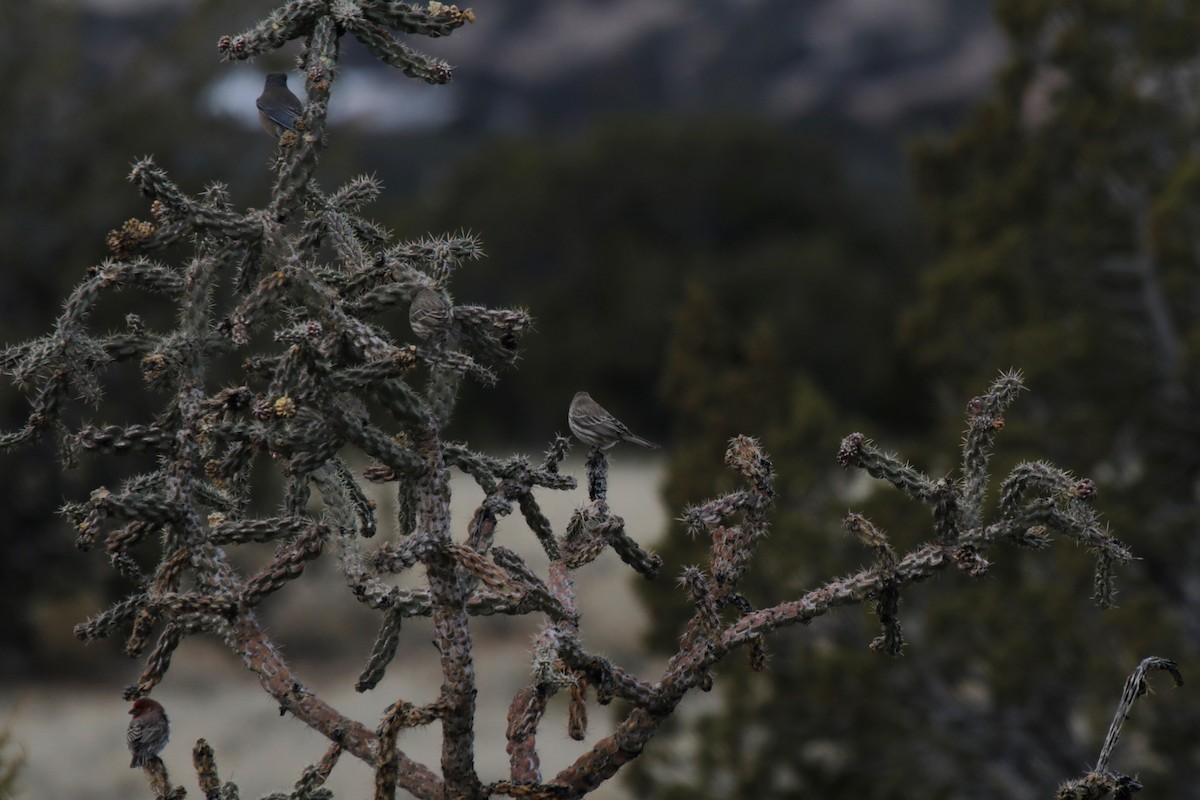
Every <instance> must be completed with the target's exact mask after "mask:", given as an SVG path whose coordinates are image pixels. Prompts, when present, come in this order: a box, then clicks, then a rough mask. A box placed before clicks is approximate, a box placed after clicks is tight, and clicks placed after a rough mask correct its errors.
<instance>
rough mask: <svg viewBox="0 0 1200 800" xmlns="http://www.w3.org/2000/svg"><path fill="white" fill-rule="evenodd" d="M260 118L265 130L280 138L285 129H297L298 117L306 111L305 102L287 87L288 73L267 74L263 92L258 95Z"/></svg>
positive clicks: (293, 130)
mask: <svg viewBox="0 0 1200 800" xmlns="http://www.w3.org/2000/svg"><path fill="white" fill-rule="evenodd" d="M257 104H258V118H259V119H260V120H261V121H262V126H263V130H265V131H266V132H267V133H269V134H270V135H271V136H273V137H275V138H276V139H278V138H279V137H280V136H283V132H284V131H292V132H293V133H294V132H295V131H296V118H297V117H299V116H300V115H301V114H302V113H304V104H303V103H301V102H300V98H299V97H296V95H294V94H292V92H291V90H290V89H288V87H287V75H285V74H284V73H282V72H271V73H268V74H267V83H266V85H265V86H264V87H263V93H262V94H261V95H259V96H258V103H257Z"/></svg>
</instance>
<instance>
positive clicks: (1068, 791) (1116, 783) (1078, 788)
mask: <svg viewBox="0 0 1200 800" xmlns="http://www.w3.org/2000/svg"><path fill="white" fill-rule="evenodd" d="M1152 669H1161V670H1163V671H1165V672H1167V673H1169V674H1170V675H1171V678H1172V680H1174V681H1175V686H1176V687H1179V686H1183V675H1182V674H1180V672H1179V665H1178V664H1176V663H1175V662H1174V661H1171V660H1170V659H1166V658H1158V657H1157V656H1150V657H1149V658H1145V659H1142V663H1140V664H1138V665H1137V668H1136V669H1134V671H1133V672H1132V673H1130V675H1129V679H1128V680H1127V681H1125V689H1124V691H1123V692H1121V702H1120V703H1118V704H1117V713H1115V714H1113V720H1112V724H1111V725H1110V726H1109V728H1108V735H1107V736H1105V737H1104V745H1103V746H1102V747H1101V748H1100V757H1099V758H1097V759H1096V766H1095V767H1094V768H1093V769H1092V771H1091V772H1089V773H1088V774H1087V775H1085V776H1083V777H1082V778H1078V779H1076V780H1070V781H1066V782H1065V783H1063V784H1062V785H1061V786H1059V787H1058V792H1057V793H1056V794H1055V797H1056V798H1057V800H1100V798H1105V797H1112V798H1116V800H1122V798H1130V797H1132V796H1133V794H1134V793H1135V792H1138V791H1141V788H1142V785H1141V784H1140V783H1139V782H1138V781H1137V779H1136V778H1133V777H1130V776H1129V775H1124V774H1122V773H1120V772H1114V771H1112V770H1110V769H1109V768H1108V762H1109V759H1111V758H1112V752H1113V749H1114V748H1115V747H1116V746H1117V740H1118V739H1120V738H1121V728H1122V726H1124V724H1125V720H1127V719H1128V718H1129V712H1130V711H1131V710H1132V709H1133V703H1134V701H1135V700H1137V699H1138V698H1139V697H1141V696H1142V695H1144V694H1146V692H1147V691H1149V686H1148V684H1147V683H1146V673H1148V672H1149V671H1150V670H1152Z"/></svg>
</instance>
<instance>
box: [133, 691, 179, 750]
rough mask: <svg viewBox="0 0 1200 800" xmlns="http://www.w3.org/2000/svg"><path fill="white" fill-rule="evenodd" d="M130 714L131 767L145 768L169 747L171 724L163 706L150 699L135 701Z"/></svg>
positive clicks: (141, 698) (142, 698) (143, 698)
mask: <svg viewBox="0 0 1200 800" xmlns="http://www.w3.org/2000/svg"><path fill="white" fill-rule="evenodd" d="M129 713H130V714H132V715H133V719H131V720H130V721H129V730H128V731H126V732H125V741H126V743H127V744H128V745H129V752H131V753H133V760H132V761H130V762H129V766H131V767H144V766H146V765H147V764H149V763H150V759H152V758H154V757H155V756H157V755H158V754H159V753H161V752H162V749H163V748H164V747H166V746H167V739H169V738H171V723H170V722H168V721H167V713H166V712H165V711H163V707H162V705H161V704H160V703H159V702H158V701H157V700H151V699H150V698H149V697H139V698H138V699H137V700H135V701H134V703H133V708H131V709H129Z"/></svg>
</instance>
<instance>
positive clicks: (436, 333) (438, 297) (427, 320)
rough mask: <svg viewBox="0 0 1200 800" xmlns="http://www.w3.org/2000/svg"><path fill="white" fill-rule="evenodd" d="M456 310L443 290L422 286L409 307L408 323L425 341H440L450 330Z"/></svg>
mask: <svg viewBox="0 0 1200 800" xmlns="http://www.w3.org/2000/svg"><path fill="white" fill-rule="evenodd" d="M453 316H454V311H453V310H452V309H451V308H450V303H448V302H447V301H446V298H445V297H444V296H442V293H441V292H438V291H435V290H433V289H430V288H429V287H422V288H421V289H419V290H418V291H417V293H416V294H415V295H414V296H413V300H412V305H411V306H409V307H408V324H409V325H410V326H412V329H413V333H415V334H416V335H417V336H419V337H420V338H421V339H423V340H424V341H434V342H436V341H438V340H440V339H441V338H442V337H444V336H445V335H446V334H448V333H449V332H450V320H451V319H452V318H453Z"/></svg>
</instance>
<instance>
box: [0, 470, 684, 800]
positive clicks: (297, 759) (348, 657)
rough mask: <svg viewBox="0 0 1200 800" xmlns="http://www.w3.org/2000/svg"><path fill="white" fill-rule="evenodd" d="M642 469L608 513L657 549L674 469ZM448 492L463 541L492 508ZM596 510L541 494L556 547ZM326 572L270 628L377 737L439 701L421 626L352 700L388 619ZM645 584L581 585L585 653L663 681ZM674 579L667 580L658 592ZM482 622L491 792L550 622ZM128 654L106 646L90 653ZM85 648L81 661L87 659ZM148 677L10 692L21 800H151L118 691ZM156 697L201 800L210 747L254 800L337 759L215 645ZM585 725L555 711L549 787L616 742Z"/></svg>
mask: <svg viewBox="0 0 1200 800" xmlns="http://www.w3.org/2000/svg"><path fill="white" fill-rule="evenodd" d="M639 455H640V454H638V455H625V454H622V453H621V452H620V451H618V452H617V453H616V455H615V457H610V466H611V471H610V486H609V502H610V504H611V505H612V507H613V508H614V509H615V510H616V511H617V513H620V514H621V515H622V516H624V518H625V521H626V526H627V530H628V531H629V532H630V534H631V535H633V536H634V538H636V539H637V540H639V541H641V542H643V543H649V542H651V541H652V540H653V539H654V538H655V537H657V536H658V535H659V534H660V533H661V532H662V531H663V530H665V529H666V511H665V509H664V508H663V506H662V503H661V500H660V498H659V487H660V484H661V481H662V476H663V464H662V462H661V460H658V459H653V460H642V459H640V458H639ZM565 471H566V472H567V473H568V474H572V475H575V476H577V477H578V478H580V481H581V483H582V479H583V464H582V461H581V460H580V459H573V460H570V461H568V462H567V464H566V465H565ZM452 490H453V492H454V498H455V502H454V519H455V531H456V533H461V532H462V531H463V530H465V527H466V523H467V521H468V520H469V519H470V515H471V513H472V511H473V508H474V505H475V504H476V503H477V501H478V500H479V499H480V498H481V497H482V495H481V493H480V492H479V490H478V488H477V487H476V486H475V484H474V482H473V481H472V480H471V479H469V478H465V477H463V476H461V475H458V474H456V475H455V477H454V479H453V481H452ZM586 497H587V495H586V488H580V489H578V490H576V491H574V492H556V493H551V492H546V491H543V492H542V493H540V494H539V500H540V501H541V502H542V503H543V509H544V510H545V511H546V513H547V515H548V516H549V517H550V519H551V521H552V522H553V523H554V525H555V529H556V530H558V531H561V530H563V529H564V527H565V525H566V522H567V520H568V518H569V517H570V514H571V511H572V510H573V509H574V508H575V507H577V506H578V505H581V504H583V503H584V502H586ZM386 514H387V509H386V506H384V505H382V504H381V519H384V518H386ZM516 523H517V521H516V520H511V519H510V520H508V521H507V523H502V524H501V526H500V529H499V533H498V535H497V543H502V544H504V545H505V546H508V547H511V548H513V549H517V550H519V551H520V552H522V553H523V554H525V555H527V556H532V555H533V554H534V552H535V551H534V549H532V548H530V547H529V544H530V543H531V542H532V541H533V536H532V534H530V533H529V532H528V530H527V529H523V526H521V525H518V524H516ZM530 560H531V561H534V563H535V564H536V565H537V567H538V571H539V574H544V569H543V567H544V559H542V560H536V561H535V560H534V559H533V558H532V557H531V559H530ZM324 561H327V562H329V563H319V566H321V567H324V569H320V570H317V571H315V572H313V573H306V574H305V576H304V577H303V578H301V579H300V580H299V581H297V583H296V584H294V585H293V586H291V587H289V588H288V589H285V590H284V591H282V592H280V593H279V595H278V596H277V597H276V598H273V600H275V602H274V603H273V604H268V605H266V606H265V607H264V608H263V616H264V618H265V619H266V621H267V624H268V627H269V628H270V629H271V630H272V632H273V633H274V634H276V636H277V641H279V642H282V644H283V648H284V651H285V653H286V654H287V656H288V660H289V662H290V663H291V665H292V666H293V668H295V669H296V672H297V674H298V675H299V676H300V677H301V679H302V680H303V681H304V682H305V683H306V684H307V685H308V686H309V687H310V688H312V689H313V690H314V691H316V692H317V693H318V694H319V695H321V696H322V697H323V698H324V699H326V700H327V701H329V702H330V703H331V704H332V705H333V706H334V707H336V708H337V709H339V710H340V711H341V712H342V713H345V714H347V715H348V716H350V717H353V718H355V719H358V720H359V721H361V722H363V723H364V724H366V725H367V726H368V727H371V728H374V727H375V725H376V723H377V720H378V717H379V714H380V713H381V712H382V711H383V709H384V708H386V707H387V705H388V704H389V703H391V702H393V701H394V700H396V699H397V698H404V699H406V700H409V701H411V702H414V703H425V702H429V701H431V700H433V699H434V698H435V697H436V695H437V691H438V688H439V686H440V684H441V674H440V672H439V671H438V668H437V662H436V652H435V650H434V649H433V646H432V645H431V644H430V635H429V626H428V623H427V621H424V620H422V621H418V622H413V623H411V624H409V625H408V627H407V628H406V630H405V633H404V638H403V639H402V643H401V647H400V653H399V655H398V656H397V658H396V660H395V661H393V662H392V665H391V668H390V669H389V672H388V675H387V677H386V678H385V679H384V680H383V681H382V682H381V683H380V685H379V686H378V687H377V688H376V689H375V690H373V691H371V692H368V693H365V694H358V693H356V692H355V691H354V689H353V683H354V680H355V678H356V677H357V675H358V671H359V669H360V668H361V666H362V664H363V663H364V662H365V659H366V655H367V653H368V649H369V647H370V644H371V642H372V640H373V638H374V632H373V622H374V617H375V616H376V615H374V614H373V613H372V612H369V611H366V610H364V609H363V607H362V606H360V605H359V604H358V603H356V602H355V601H354V600H353V599H352V598H351V597H350V593H349V591H348V590H346V589H345V587H344V584H342V581H341V576H340V574H339V573H337V571H336V567H335V563H334V561H333V559H332V558H331V557H328V556H327V557H326V558H325V559H324ZM634 578H636V575H634V574H633V573H632V572H631V571H630V570H629V569H627V568H625V567H624V565H623V564H622V563H621V562H620V560H619V559H617V558H616V557H615V556H613V555H612V553H606V554H605V555H604V556H603V557H601V558H600V559H598V560H597V561H596V562H595V563H593V564H592V565H590V566H589V567H588V568H585V569H584V570H583V571H581V572H580V573H579V574H578V579H577V584H576V585H577V589H578V599H579V607H580V610H581V611H582V614H583V624H582V629H583V636H584V645H585V646H586V647H587V648H588V649H590V650H592V651H595V652H600V653H604V654H605V655H607V656H609V657H612V658H613V659H615V660H616V661H618V662H619V663H621V664H622V665H624V666H626V667H628V668H630V669H632V670H634V671H635V672H636V673H637V674H640V675H642V676H644V677H647V678H650V679H653V678H654V677H655V676H656V675H657V674H659V672H660V671H661V668H662V664H661V663H649V662H647V661H646V659H645V657H644V656H636V655H635V653H636V651H637V650H638V649H639V648H638V647H637V640H638V637H639V636H640V635H641V634H642V632H643V631H644V629H645V627H646V625H645V622H646V620H645V614H644V611H643V610H642V609H641V607H640V606H639V605H638V603H637V601H636V600H635V598H634V593H633V591H632V589H631V587H630V586H629V583H630V581H631V580H633V579H634ZM671 579H672V576H671V575H670V574H669V571H668V572H664V574H663V575H662V576H661V577H660V578H659V580H671ZM639 580H640V579H639ZM99 610H100V609H89V610H88V611H89V613H95V612H97V611H99ZM474 622H475V623H476V624H475V626H474V628H473V632H474V634H475V642H476V645H477V647H476V674H477V677H478V681H479V705H478V716H477V723H478V724H477V727H476V732H477V739H476V755H477V759H478V760H477V764H478V769H479V773H480V777H481V778H482V779H483V780H484V781H490V780H496V779H499V778H502V777H504V776H505V775H506V774H507V756H506V754H505V752H504V744H505V741H504V729H505V724H506V719H505V717H506V713H507V708H508V703H509V701H510V700H511V698H512V695H513V693H514V692H515V691H516V690H517V689H518V688H519V687H520V686H521V685H523V684H524V683H525V682H526V681H527V679H528V674H529V669H528V664H529V646H530V643H531V639H532V636H533V634H534V632H535V631H536V630H537V629H538V627H539V626H540V624H541V618H540V615H539V617H537V618H529V619H520V620H515V619H500V618H482V619H476V620H474ZM117 646H118V644H117V643H107V642H106V643H101V644H100V645H93V647H107V648H114V649H115V648H116V647H117ZM79 647H80V649H82V645H80V646H79ZM141 666H142V664H141V662H127V669H125V670H124V671H123V673H122V674H121V675H120V677H119V678H117V679H115V680H113V679H109V678H105V679H103V680H100V679H98V680H97V681H96V682H94V683H87V682H83V683H81V682H78V681H77V682H74V683H71V684H51V683H33V682H30V683H19V684H10V685H7V686H5V687H3V689H2V690H0V719H4V718H7V719H8V721H9V724H10V725H11V726H12V729H13V731H14V733H15V738H16V740H17V743H18V744H19V746H20V747H21V748H23V750H24V753H25V756H26V764H25V767H24V769H23V771H22V773H21V776H20V783H19V790H18V792H19V794H18V797H28V798H65V797H87V798H93V800H117V798H127V797H131V796H144V795H145V793H146V789H145V782H144V779H143V778H142V775H141V773H140V772H139V771H137V770H131V769H129V768H128V766H127V765H128V763H129V761H128V758H129V756H128V752H127V750H126V748H125V726H126V724H127V720H128V717H127V716H126V710H127V708H128V705H129V704H128V703H126V702H125V701H123V700H122V699H121V688H122V686H123V685H124V684H125V683H132V682H133V681H134V680H135V679H136V676H137V673H138V671H139V670H140V669H141ZM154 697H155V698H156V699H158V700H159V701H161V702H162V703H163V705H164V706H165V707H166V708H167V712H168V715H169V716H170V719H171V723H172V739H171V743H170V745H169V746H168V748H167V750H166V751H165V752H164V760H165V762H166V765H167V768H168V770H170V773H171V777H172V779H173V782H174V783H175V784H177V785H179V784H182V785H183V786H184V787H185V788H187V789H188V791H189V792H191V793H193V794H194V793H197V792H198V789H197V788H196V783H195V773H194V771H193V769H192V766H191V748H192V746H193V745H194V744H195V742H196V740H197V739H199V738H204V739H206V740H207V741H208V742H209V744H211V745H212V746H213V748H214V749H215V751H216V757H217V765H218V767H219V769H220V774H221V778H222V780H232V781H234V782H236V783H237V784H238V785H239V787H240V789H241V796H242V797H245V798H255V797H261V796H262V795H264V794H266V793H268V792H272V791H288V790H290V789H291V788H292V783H293V782H294V781H295V780H296V779H297V778H298V777H299V776H300V773H301V771H302V769H303V768H304V767H305V766H307V765H309V764H311V763H312V762H314V761H316V760H317V759H318V758H319V757H320V756H321V754H322V753H323V752H324V750H325V748H326V746H327V744H328V742H327V741H326V740H324V739H323V737H321V736H319V735H317V734H315V733H312V732H311V731H309V730H308V728H306V727H305V726H304V725H302V724H301V723H299V722H297V721H296V720H295V719H293V718H291V717H280V716H279V712H278V709H277V708H276V706H275V704H274V702H273V701H272V700H271V699H270V697H269V696H268V695H267V694H266V693H265V692H263V691H262V689H261V688H260V687H259V684H258V681H257V679H256V678H255V677H254V676H252V675H251V674H250V673H249V672H247V671H246V670H244V669H242V668H241V665H240V662H239V661H238V660H237V659H236V658H235V657H234V656H232V655H231V654H230V653H229V652H228V651H225V650H224V649H223V647H222V646H221V645H220V644H219V643H217V642H214V641H211V640H204V641H199V640H191V641H188V642H185V643H184V644H183V646H181V647H180V649H179V650H178V652H177V653H176V656H175V658H174V661H173V663H172V666H171V669H170V671H169V672H168V673H167V679H166V680H165V681H164V683H163V684H162V685H161V686H160V687H159V688H158V690H157V691H156V692H155V693H154ZM588 711H589V720H590V723H591V725H590V728H589V732H588V733H589V736H588V741H587V742H575V741H572V740H571V739H569V738H568V737H567V734H566V704H565V699H564V700H561V701H559V702H555V703H552V704H551V710H550V713H549V714H548V715H547V718H546V720H545V722H544V724H543V726H542V728H541V736H540V738H539V745H540V751H541V755H542V764H543V775H544V776H545V777H549V776H552V775H553V774H554V773H555V772H557V771H558V770H559V769H561V768H563V767H565V766H566V765H567V764H568V763H570V760H571V759H573V758H574V757H576V756H577V755H579V754H582V753H583V752H586V751H587V750H588V749H590V748H591V746H592V744H593V743H594V741H595V739H596V738H598V737H599V736H603V735H605V734H606V733H607V732H609V731H610V730H611V727H612V723H611V721H610V720H609V718H608V716H607V709H605V708H601V707H599V706H595V705H592V706H591V707H589V709H588ZM438 734H439V731H438V730H437V729H436V727H434V728H431V729H428V730H424V731H415V732H410V733H407V734H405V735H404V737H403V738H402V744H401V747H402V749H403V750H404V751H405V752H406V753H407V754H409V755H410V756H412V757H414V758H416V759H417V760H418V761H421V762H423V763H425V764H427V765H430V766H432V767H434V768H436V765H437V762H438V746H439V745H438V739H439V737H438ZM329 786H330V788H332V789H333V791H334V793H335V796H337V797H344V798H353V797H367V796H369V795H370V793H371V787H372V776H371V772H370V770H368V769H367V768H366V767H365V766H363V765H361V764H360V763H358V762H356V761H354V760H353V759H350V758H346V759H344V760H343V761H342V763H340V764H339V765H338V767H337V768H336V769H335V770H334V771H333V774H332V776H331V778H330V782H329ZM594 796H595V797H598V798H609V799H610V800H611V799H612V798H622V797H626V796H627V795H626V794H624V793H622V792H621V790H620V788H619V787H618V786H617V785H616V782H615V781H613V782H610V783H609V784H607V785H605V786H604V787H603V788H602V789H601V790H600V791H597V792H596V793H595V794H594Z"/></svg>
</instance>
